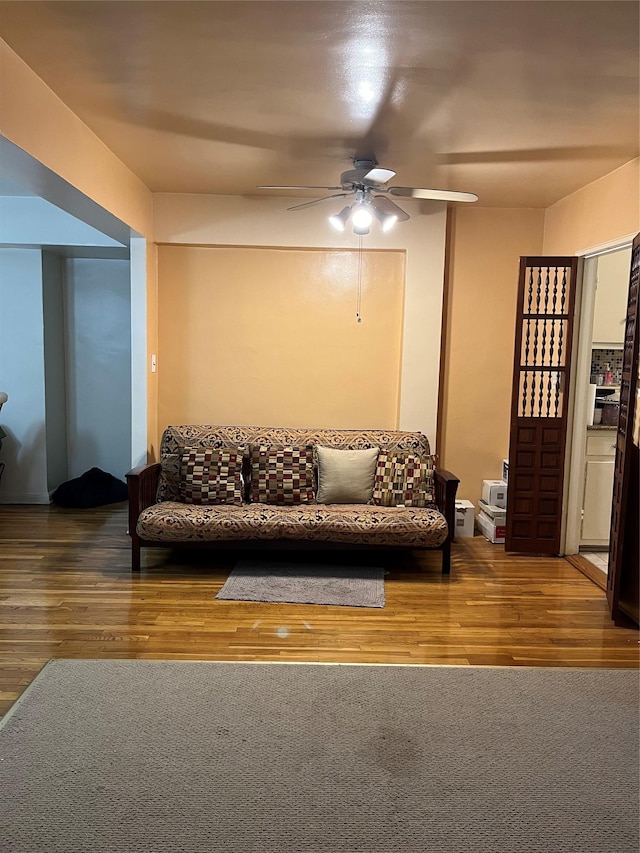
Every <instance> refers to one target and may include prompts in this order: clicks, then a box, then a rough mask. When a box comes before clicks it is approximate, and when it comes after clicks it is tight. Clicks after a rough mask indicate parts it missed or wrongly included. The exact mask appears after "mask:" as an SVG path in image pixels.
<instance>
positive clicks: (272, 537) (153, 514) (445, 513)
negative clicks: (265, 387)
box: [127, 425, 458, 573]
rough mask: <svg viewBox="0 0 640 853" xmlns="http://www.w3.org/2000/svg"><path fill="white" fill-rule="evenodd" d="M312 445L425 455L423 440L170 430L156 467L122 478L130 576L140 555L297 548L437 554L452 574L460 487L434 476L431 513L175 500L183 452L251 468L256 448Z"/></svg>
mask: <svg viewBox="0 0 640 853" xmlns="http://www.w3.org/2000/svg"><path fill="white" fill-rule="evenodd" d="M315 444H322V445H325V446H329V447H334V448H338V449H344V450H347V449H349V450H357V449H364V448H367V447H379V448H380V449H386V450H392V451H405V452H411V453H419V454H429V452H430V448H429V441H428V439H427V437H426V436H425V435H423V434H422V433H417V432H401V431H385V430H333V429H286V428H280V427H234V426H209V425H185V426H170V427H168V428H167V429H166V430H165V432H164V434H163V437H162V442H161V445H160V462H159V463H154V464H151V465H146V466H141V467H139V468H135V469H133V470H132V471H130V472H129V473H128V474H127V482H128V485H129V532H130V535H131V540H132V569H133V570H134V571H137V570H139V569H140V549H141V547H153V546H164V547H183V546H190V545H200V546H202V545H207V544H208V545H210V546H212V545H215V544H216V543H225V542H226V543H242V542H260V541H263V542H265V541H271V542H278V541H294V542H301V543H303V542H315V543H323V542H325V543H326V542H330V543H335V544H344V545H364V546H376V547H377V546H393V547H409V548H437V549H440V550H442V554H443V561H442V563H443V565H442V568H443V572H445V573H448V572H449V570H450V545H451V540H452V538H453V529H454V519H455V494H456V489H457V486H458V480H457V478H455V477H454V476H453V475H452V474H450V473H449V472H447V471H443V470H442V469H439V468H436V469H435V471H434V480H435V499H436V506H434V507H424V508H423V507H395V506H393V507H384V506H375V505H373V504H319V503H310V504H296V505H293V506H276V505H271V504H264V503H244V504H243V505H242V506H236V505H233V504H219V505H218V504H215V505H194V504H186V503H182V502H180V500H179V488H178V483H179V476H180V458H181V454H182V449H183V448H184V447H211V448H215V449H218V448H230V447H241V448H244V449H246V452H247V460H248V450H249V448H250V447H251V446H255V445H267V446H284V445H315ZM247 465H248V461H247ZM246 473H247V475H248V473H249V472H248V469H247V471H246ZM247 479H248V477H247Z"/></svg>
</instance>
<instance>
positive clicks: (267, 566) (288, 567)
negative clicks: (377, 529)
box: [216, 560, 384, 607]
mask: <svg viewBox="0 0 640 853" xmlns="http://www.w3.org/2000/svg"><path fill="white" fill-rule="evenodd" d="M216 598H219V599H224V600H232V601H278V602H284V603H288V604H336V605H342V606H345V607H384V569H380V568H372V567H369V566H364V567H363V566H354V567H351V566H329V565H327V566H322V565H315V564H313V565H311V564H309V565H292V564H291V563H281V562H275V561H274V562H264V561H259V560H243V561H241V562H239V563H237V565H236V566H235V568H234V569H232V571H231V574H230V575H229V578H228V579H227V581H226V582H225V584H224V586H223V587H222V589H221V590H220V592H219V593H218V594H217V595H216Z"/></svg>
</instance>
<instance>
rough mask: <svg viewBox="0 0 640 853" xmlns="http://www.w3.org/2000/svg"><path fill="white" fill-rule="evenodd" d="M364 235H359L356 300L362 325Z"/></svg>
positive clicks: (357, 314)
mask: <svg viewBox="0 0 640 853" xmlns="http://www.w3.org/2000/svg"><path fill="white" fill-rule="evenodd" d="M361 309H362V234H359V235H358V295H357V298H356V319H357V321H358V323H362V315H361V314H360V311H361Z"/></svg>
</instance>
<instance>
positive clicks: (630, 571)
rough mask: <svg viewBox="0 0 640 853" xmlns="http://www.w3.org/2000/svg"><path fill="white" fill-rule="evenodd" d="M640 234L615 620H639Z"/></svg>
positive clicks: (615, 523) (616, 507)
mask: <svg viewBox="0 0 640 853" xmlns="http://www.w3.org/2000/svg"><path fill="white" fill-rule="evenodd" d="M639 287H640V234H638V235H637V236H636V238H635V240H634V241H633V251H632V253H631V273H630V279H629V299H628V304H627V321H626V325H625V334H624V350H623V354H622V380H621V383H620V417H619V420H618V432H617V436H616V461H615V468H614V475H613V503H612V510H611V535H610V539H609V572H608V575H607V599H608V601H609V606H610V607H611V616H612V617H613V619H614V620H615V621H621V619H622V618H623V617H625V616H626V617H630V618H631V619H633V621H634V622H635V623H636V624H637V623H638V572H639V562H640V557H639V554H638V551H639V547H638V527H639V526H640V525H639V511H640V507H639V504H640V501H639V498H638V491H639V478H640V472H639V468H640V450H639V447H638V445H639V444H640V411H639V410H638V391H639V388H640V386H639V379H638V371H639V369H640V368H639V364H638V341H639V339H640V329H639V325H640V320H639V319H638V315H639V312H640V297H639V295H638V289H639Z"/></svg>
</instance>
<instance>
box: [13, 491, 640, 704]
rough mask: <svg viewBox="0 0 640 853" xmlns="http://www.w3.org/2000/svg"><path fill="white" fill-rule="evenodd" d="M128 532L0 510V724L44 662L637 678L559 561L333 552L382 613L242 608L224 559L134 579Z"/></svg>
mask: <svg viewBox="0 0 640 853" xmlns="http://www.w3.org/2000/svg"><path fill="white" fill-rule="evenodd" d="M126 527H127V516H126V509H125V507H124V506H123V505H116V506H112V507H105V508H100V509H97V510H63V509H60V508H58V507H55V506H52V507H46V506H45V507H34V506H30V507H22V506H3V507H0V714H2V713H5V712H6V711H7V709H8V708H9V707H10V705H11V704H12V702H13V701H14V700H15V699H16V698H17V697H18V696H19V695H20V693H21V692H22V691H23V690H24V689H25V687H26V686H27V685H28V684H29V683H30V682H31V681H32V679H33V678H34V677H35V675H36V674H37V673H38V671H39V670H40V669H41V667H42V666H43V665H44V664H45V663H46V661H47V660H49V659H50V658H162V659H185V660H187V659H210V660H258V661H260V660H264V661H320V662H353V663H365V662H367V663H371V662H375V663H406V664H463V665H488V666H502V665H504V666H514V665H515V666H587V667H637V666H638V649H639V647H638V637H639V635H638V632H637V631H636V630H634V629H630V628H618V627H615V626H614V625H613V623H612V621H611V619H610V618H609V614H608V610H607V604H606V598H605V594H604V592H603V591H602V590H601V589H599V588H598V587H597V586H596V585H595V584H594V583H592V582H591V581H590V580H589V579H588V578H586V577H585V576H584V575H583V574H581V573H580V572H579V571H578V569H576V568H574V567H573V566H572V565H570V563H569V562H568V561H567V560H564V559H560V558H529V557H519V558H514V557H506V556H505V553H504V548H503V547H502V546H500V545H490V544H489V543H488V542H486V540H484V539H483V538H481V537H479V536H476V537H475V538H474V539H463V540H461V541H460V542H459V543H457V544H456V545H455V546H454V548H453V558H452V570H451V575H450V577H443V576H442V575H441V574H440V568H439V561H440V555H439V554H437V553H433V554H431V553H428V552H427V553H419V552H400V553H396V552H393V554H392V555H391V556H389V554H388V553H385V554H384V556H381V555H380V554H375V553H372V552H371V551H369V552H366V553H359V554H357V553H355V552H344V553H340V552H333V554H332V555H331V556H330V559H333V560H336V561H337V562H340V563H345V562H347V561H349V560H356V561H357V560H359V561H360V562H361V563H362V564H365V565H383V566H384V567H385V568H387V569H388V570H389V574H388V576H387V578H386V582H385V586H386V606H385V607H384V608H383V609H381V610H374V609H362V610H361V609H357V608H347V607H344V608H342V607H318V606H311V605H291V604H286V605H285V604H282V605H278V604H254V603H249V602H230V601H215V595H216V592H217V591H218V590H219V589H220V587H221V585H222V584H223V582H224V580H225V579H226V577H227V574H228V571H229V569H230V568H231V567H232V566H233V564H234V563H235V561H236V560H237V558H238V553H237V552H233V551H224V552H220V551H215V550H211V551H198V552H194V551H191V552H189V551H187V552H179V551H164V550H156V551H147V552H146V553H145V554H144V555H143V570H142V572H141V573H140V576H139V577H136V576H134V575H132V574H131V572H130V571H129V565H130V562H129V561H130V553H129V537H128V536H127V534H126ZM254 556H255V553H254ZM312 556H313V555H309V554H307V555H306V556H304V555H303V557H302V559H307V560H308V559H311V558H312ZM327 556H328V555H327V554H326V553H325V554H323V555H322V559H323V561H324V562H326V561H327Z"/></svg>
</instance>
